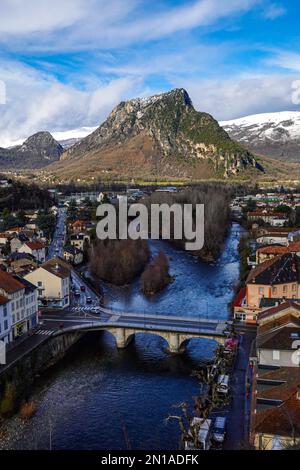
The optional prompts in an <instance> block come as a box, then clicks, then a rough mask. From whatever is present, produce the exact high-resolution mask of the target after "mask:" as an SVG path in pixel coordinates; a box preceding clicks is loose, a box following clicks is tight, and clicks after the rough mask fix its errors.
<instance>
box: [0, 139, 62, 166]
mask: <svg viewBox="0 0 300 470" xmlns="http://www.w3.org/2000/svg"><path fill="white" fill-rule="evenodd" d="M62 153H63V147H62V146H61V145H60V144H59V143H58V142H57V141H56V140H55V139H54V138H53V137H52V135H51V134H50V132H48V131H41V132H37V133H36V134H33V135H32V136H30V137H28V139H26V140H25V141H24V142H23V144H21V145H17V146H15V147H10V148H0V169H1V170H5V169H10V170H11V169H38V168H43V167H45V166H47V165H50V164H51V163H53V162H54V161H58V160H59V158H60V156H61V155H62Z"/></svg>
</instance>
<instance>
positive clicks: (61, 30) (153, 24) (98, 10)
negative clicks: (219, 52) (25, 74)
mask: <svg viewBox="0 0 300 470" xmlns="http://www.w3.org/2000/svg"><path fill="white" fill-rule="evenodd" d="M259 2H260V0H226V2H225V1H224V2H223V1H222V2H220V1H219V0H197V1H195V0H194V1H191V0H190V1H188V2H187V5H185V6H176V7H172V8H170V7H169V8H166V7H163V6H162V4H161V3H159V4H158V5H157V4H155V2H153V4H151V8H150V9H149V3H148V4H147V2H146V1H144V2H143V1H141V0H110V2H107V0H63V1H62V0H39V1H35V0H26V1H25V0H2V1H1V2H0V18H1V23H0V39H2V41H4V42H5V44H6V47H8V48H9V47H14V48H15V50H16V49H18V50H23V49H27V50H28V49H30V50H41V51H54V50H65V51H66V50H74V49H77V50H84V49H89V48H90V49H98V48H100V47H101V48H102V49H104V48H108V47H118V46H124V45H126V44H131V43H134V42H136V41H147V40H153V39H159V38H163V37H165V36H167V35H170V34H173V33H176V32H180V31H184V30H190V29H193V28H196V27H201V26H208V25H213V24H214V23H216V22H218V21H219V20H224V19H225V18H227V17H231V16H232V15H237V14H243V13H245V12H246V11H248V10H250V9H251V8H252V7H253V6H255V5H256V4H257V3H259Z"/></svg>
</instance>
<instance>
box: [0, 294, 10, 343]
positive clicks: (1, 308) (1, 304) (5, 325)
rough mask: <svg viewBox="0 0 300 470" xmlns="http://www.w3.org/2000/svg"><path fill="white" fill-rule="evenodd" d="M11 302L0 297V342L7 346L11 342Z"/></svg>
mask: <svg viewBox="0 0 300 470" xmlns="http://www.w3.org/2000/svg"><path fill="white" fill-rule="evenodd" d="M11 327H12V316H11V302H10V300H9V299H8V298H7V297H4V296H3V295H0V341H4V343H5V344H8V343H10V342H11V341H12V332H11Z"/></svg>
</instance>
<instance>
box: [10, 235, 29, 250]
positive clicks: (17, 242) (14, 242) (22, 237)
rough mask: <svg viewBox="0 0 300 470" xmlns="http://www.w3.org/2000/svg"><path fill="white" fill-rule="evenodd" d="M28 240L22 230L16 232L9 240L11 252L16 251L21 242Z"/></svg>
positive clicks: (21, 244)
mask: <svg viewBox="0 0 300 470" xmlns="http://www.w3.org/2000/svg"><path fill="white" fill-rule="evenodd" d="M29 241H30V240H29V238H28V237H27V236H26V235H25V234H24V233H23V232H20V233H18V234H17V235H15V236H14V237H13V238H12V239H11V240H10V250H11V253H17V252H18V251H19V249H20V248H21V247H22V246H23V244H24V243H26V242H29Z"/></svg>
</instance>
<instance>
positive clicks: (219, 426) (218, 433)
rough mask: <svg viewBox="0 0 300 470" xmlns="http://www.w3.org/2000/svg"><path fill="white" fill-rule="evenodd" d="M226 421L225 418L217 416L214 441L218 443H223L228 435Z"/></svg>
mask: <svg viewBox="0 0 300 470" xmlns="http://www.w3.org/2000/svg"><path fill="white" fill-rule="evenodd" d="M226 421H227V419H226V418H225V417H224V416H217V417H216V419H215V422H214V426H213V436H212V437H213V440H214V441H215V442H217V443H223V442H224V440H225V434H226Z"/></svg>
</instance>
